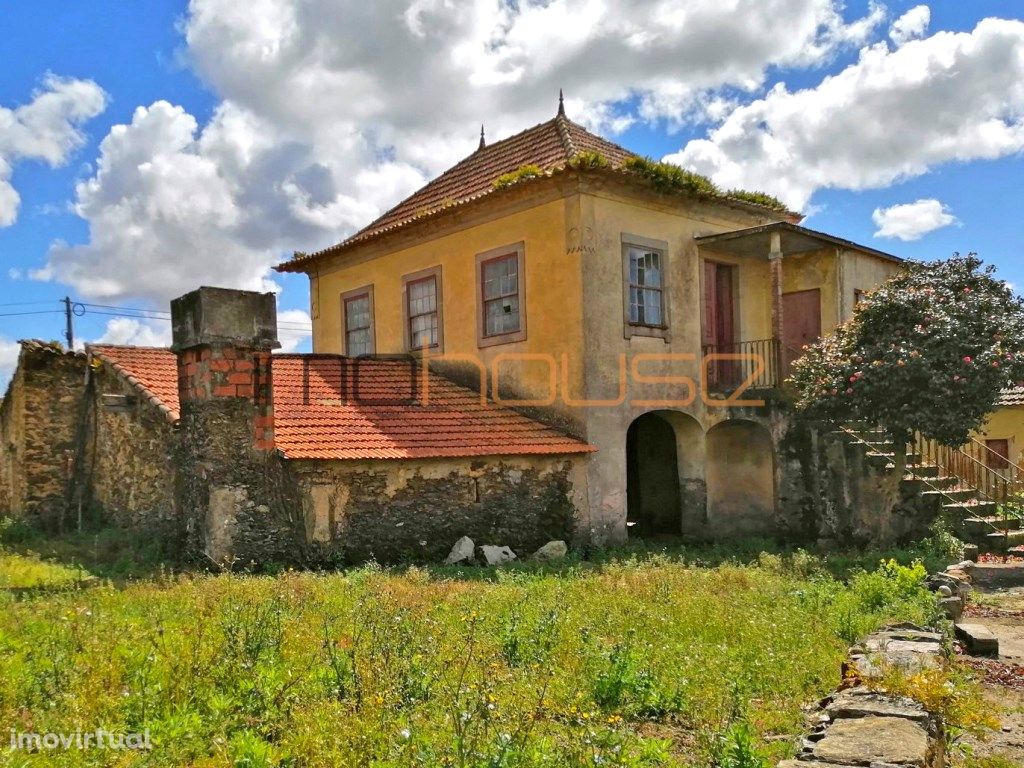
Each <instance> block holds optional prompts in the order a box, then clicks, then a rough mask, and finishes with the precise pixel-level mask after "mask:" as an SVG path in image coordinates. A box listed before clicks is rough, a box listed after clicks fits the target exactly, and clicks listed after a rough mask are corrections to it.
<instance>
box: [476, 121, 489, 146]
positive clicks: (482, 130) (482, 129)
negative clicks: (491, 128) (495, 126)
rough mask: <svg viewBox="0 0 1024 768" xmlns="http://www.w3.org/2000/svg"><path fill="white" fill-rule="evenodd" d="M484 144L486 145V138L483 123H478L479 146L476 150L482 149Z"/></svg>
mask: <svg viewBox="0 0 1024 768" xmlns="http://www.w3.org/2000/svg"><path fill="white" fill-rule="evenodd" d="M486 146H487V139H485V138H484V124H483V123H480V146H479V147H477V150H478V151H479V150H481V149H483V148H484V147H486Z"/></svg>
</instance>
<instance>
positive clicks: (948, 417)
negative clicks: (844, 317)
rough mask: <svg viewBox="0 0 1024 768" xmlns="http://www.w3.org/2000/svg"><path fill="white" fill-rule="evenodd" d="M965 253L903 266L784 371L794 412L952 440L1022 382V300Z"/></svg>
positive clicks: (961, 439)
mask: <svg viewBox="0 0 1024 768" xmlns="http://www.w3.org/2000/svg"><path fill="white" fill-rule="evenodd" d="M993 272H994V267H992V266H987V267H984V268H983V267H982V262H981V260H980V259H978V258H977V256H975V255H974V254H968V255H967V256H960V255H959V254H956V255H954V256H953V258H951V259H947V260H945V261H936V262H931V263H927V264H911V265H908V267H907V268H906V269H905V270H904V271H902V272H901V273H900V274H898V275H896V276H894V277H893V278H891V279H890V280H889V281H888V282H886V283H885V284H883V285H882V286H881V287H880V288H878V289H877V290H875V291H874V292H872V293H869V294H867V295H866V296H865V298H864V299H863V300H862V301H861V302H860V303H859V304H858V305H857V307H856V309H855V312H854V316H853V319H852V320H850V321H849V322H847V323H845V324H843V325H841V326H839V327H838V328H837V329H836V330H835V332H834V333H832V334H831V335H829V336H826V337H824V338H822V339H820V340H819V341H818V342H816V343H815V344H813V345H812V346H810V347H809V348H808V349H807V353H806V354H805V355H804V356H803V357H802V358H800V360H798V361H797V362H796V363H795V365H794V367H793V375H792V377H791V382H792V383H793V385H794V387H795V388H796V390H797V393H798V399H797V408H798V409H799V410H800V411H802V412H804V413H805V414H807V415H808V416H810V417H811V418H815V419H826V420H830V421H838V422H849V421H867V422H869V423H872V424H876V425H878V426H881V427H883V428H885V429H887V430H888V431H889V432H890V433H891V434H892V435H893V436H894V437H895V438H897V439H898V440H899V439H901V438H903V439H907V438H909V437H910V436H911V435H912V434H913V433H915V432H920V433H921V434H922V435H924V436H925V437H927V438H934V439H935V440H938V441H939V442H941V443H944V444H945V445H962V444H963V443H965V442H966V441H967V437H968V435H969V433H970V432H972V431H974V430H976V429H978V428H979V427H981V426H982V424H983V423H984V421H985V416H986V414H988V413H989V412H990V411H991V410H992V409H993V407H994V405H995V403H996V400H997V398H998V396H999V391H1000V389H1002V388H1004V387H1006V386H1008V385H1010V384H1011V383H1013V382H1015V381H1018V380H1021V379H1024V305H1022V303H1021V300H1020V299H1019V298H1018V297H1016V296H1015V295H1014V294H1013V293H1012V292H1011V291H1010V289H1009V288H1008V287H1007V285H1006V283H1004V282H1003V281H1002V280H998V279H996V278H995V277H994V276H993Z"/></svg>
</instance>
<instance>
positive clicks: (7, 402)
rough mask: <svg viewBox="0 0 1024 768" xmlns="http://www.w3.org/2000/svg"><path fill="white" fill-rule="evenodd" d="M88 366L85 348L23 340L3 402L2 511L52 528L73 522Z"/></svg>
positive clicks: (0, 409) (0, 431)
mask: <svg viewBox="0 0 1024 768" xmlns="http://www.w3.org/2000/svg"><path fill="white" fill-rule="evenodd" d="M85 369H86V361H85V356H84V355H82V354H78V353H69V352H65V351H64V350H63V349H61V347H60V346H59V345H56V344H45V343H42V342H37V341H26V342H23V343H22V348H21V353H20V356H19V358H18V367H17V370H16V371H15V375H14V377H13V378H12V380H11V383H10V386H9V387H8V390H7V395H6V396H5V398H4V402H3V404H2V405H0V513H4V514H11V515H13V516H15V517H19V518H24V519H25V520H27V521H29V522H32V523H36V524H38V525H41V526H42V527H44V528H47V529H49V530H59V529H61V528H64V527H67V526H68V525H70V524H71V523H72V520H71V516H72V515H73V514H74V513H73V512H72V510H70V509H69V507H68V502H67V494H68V490H69V484H70V478H71V474H72V472H73V467H74V457H75V456H76V455H77V454H78V453H79V449H80V446H81V444H82V441H83V439H84V433H83V432H82V430H81V428H80V426H81V424H82V418H81V416H82V412H83V409H84V407H85V405H86V403H85V402H84V399H83V393H84V382H85Z"/></svg>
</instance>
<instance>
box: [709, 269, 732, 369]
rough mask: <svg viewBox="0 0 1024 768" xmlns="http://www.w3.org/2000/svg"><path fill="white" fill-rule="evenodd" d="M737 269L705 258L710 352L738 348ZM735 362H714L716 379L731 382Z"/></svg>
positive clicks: (713, 367) (730, 350)
mask: <svg viewBox="0 0 1024 768" xmlns="http://www.w3.org/2000/svg"><path fill="white" fill-rule="evenodd" d="M734 275H735V269H734V268H733V267H732V266H731V265H730V264H718V263H716V262H713V261H705V262H704V332H703V336H704V339H703V342H704V346H705V347H707V348H709V349H708V351H709V352H736V351H737V350H736V349H735V344H736V310H735V302H734V300H733V295H734ZM734 368H735V366H734V365H732V364H731V363H729V362H724V361H720V362H718V363H717V364H716V365H713V366H711V368H710V369H709V371H708V376H709V377H710V379H711V380H712V381H715V382H719V381H720V382H722V383H729V382H728V381H727V380H728V379H729V378H730V377H731V376H733V374H734V373H735V372H734V370H733V369H734Z"/></svg>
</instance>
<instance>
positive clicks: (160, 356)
mask: <svg viewBox="0 0 1024 768" xmlns="http://www.w3.org/2000/svg"><path fill="white" fill-rule="evenodd" d="M86 351H88V352H89V353H91V354H92V355H93V357H98V358H100V359H101V360H103V361H104V362H105V363H107V364H108V365H110V367H111V368H113V369H114V370H115V371H117V372H118V373H120V374H121V375H122V376H124V377H125V378H126V379H127V380H128V382H129V383H130V384H131V385H132V386H134V387H135V388H136V389H138V390H139V391H140V392H141V393H142V394H143V396H145V397H146V398H147V399H148V400H149V401H150V402H151V403H153V405H155V406H156V407H157V408H159V409H160V410H162V411H163V413H164V415H165V416H167V418H168V419H169V420H170V421H177V420H178V419H179V418H180V417H181V413H180V407H179V405H178V363H177V360H176V358H175V356H174V353H173V352H171V350H169V349H164V348H161V347H118V346H113V345H106V344H88V345H86Z"/></svg>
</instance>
